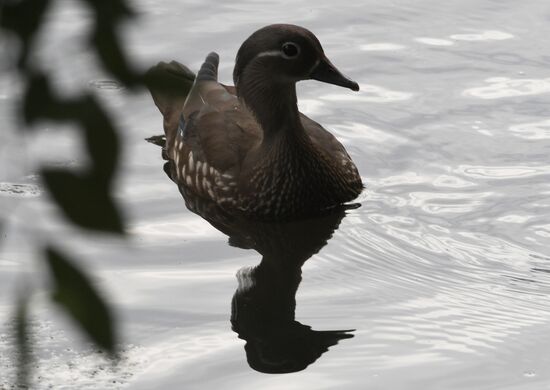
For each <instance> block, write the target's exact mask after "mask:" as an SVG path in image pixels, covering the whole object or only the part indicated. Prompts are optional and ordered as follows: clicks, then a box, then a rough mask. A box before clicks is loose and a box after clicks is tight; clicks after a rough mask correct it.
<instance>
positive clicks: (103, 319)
mask: <svg viewBox="0 0 550 390" xmlns="http://www.w3.org/2000/svg"><path fill="white" fill-rule="evenodd" d="M46 256H47V260H48V265H49V267H50V271H51V274H52V276H53V281H54V283H55V286H54V291H53V294H52V298H53V300H54V302H56V303H57V304H59V305H60V306H61V307H62V308H63V309H64V310H65V311H66V312H67V313H68V314H69V315H70V317H71V318H72V319H73V320H74V321H75V322H76V323H77V324H78V326H79V327H80V328H81V329H82V330H83V331H84V332H85V333H86V335H87V336H88V337H90V338H91V339H92V341H93V342H94V343H95V344H96V345H97V346H98V347H100V348H102V349H104V350H106V351H108V352H109V353H110V354H111V355H114V354H115V352H116V348H115V344H116V342H115V334H114V326H113V319H112V316H111V312H110V310H109V308H108V307H107V305H106V303H105V302H104V301H103V299H102V298H101V297H100V296H99V295H98V293H97V292H96V290H95V288H94V287H93V285H92V284H91V283H90V280H89V279H88V277H87V276H86V275H85V274H84V273H83V272H82V271H81V270H79V269H78V268H77V267H76V266H75V265H74V264H73V263H72V261H70V260H69V259H67V258H66V257H65V256H64V255H63V254H61V252H59V251H58V250H57V249H54V248H53V247H49V248H47V249H46Z"/></svg>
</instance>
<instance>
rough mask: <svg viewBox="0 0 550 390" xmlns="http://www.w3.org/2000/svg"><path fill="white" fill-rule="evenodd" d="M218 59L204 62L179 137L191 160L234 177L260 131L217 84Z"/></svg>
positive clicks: (232, 95)
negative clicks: (204, 163) (191, 157)
mask: <svg viewBox="0 0 550 390" xmlns="http://www.w3.org/2000/svg"><path fill="white" fill-rule="evenodd" d="M217 69H218V55H217V54H215V53H210V54H209V55H208V57H207V58H206V60H205V62H204V64H203V65H202V67H201V70H200V71H199V72H198V73H197V78H196V80H195V83H194V84H193V87H192V88H191V91H190V92H189V95H188V97H187V100H186V101H185V105H184V108H183V114H182V121H181V122H180V131H179V134H178V136H180V137H181V138H182V140H183V142H184V143H185V145H186V146H187V147H188V148H190V149H191V151H193V154H194V158H195V159H198V160H199V161H202V162H206V163H207V164H208V166H211V167H213V168H214V169H216V170H217V171H218V172H220V173H222V174H223V173H229V174H232V175H237V174H238V170H239V169H240V165H241V163H242V161H243V159H244V157H245V156H246V154H247V153H248V151H249V150H250V149H251V148H252V147H253V145H255V144H256V143H257V142H259V140H260V139H261V134H262V133H261V130H260V127H259V125H258V123H257V122H256V120H255V119H254V117H253V115H252V114H251V113H250V111H249V110H248V109H246V107H244V106H242V105H241V103H240V102H239V99H238V98H237V96H236V95H235V89H234V88H233V87H228V86H224V85H222V84H220V83H218V80H217Z"/></svg>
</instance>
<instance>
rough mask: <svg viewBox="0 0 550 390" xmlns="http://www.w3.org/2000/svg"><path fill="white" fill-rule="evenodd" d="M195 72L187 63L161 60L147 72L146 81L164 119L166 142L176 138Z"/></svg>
mask: <svg viewBox="0 0 550 390" xmlns="http://www.w3.org/2000/svg"><path fill="white" fill-rule="evenodd" d="M194 80H195V74H194V73H193V72H192V71H191V70H190V69H189V68H187V67H186V66H185V65H182V64H180V63H179V62H176V61H172V62H170V63H166V62H159V63H158V64H157V65H155V66H153V67H152V68H151V69H149V70H148V71H147V73H146V74H145V82H146V84H147V88H148V89H149V92H151V96H152V97H153V100H154V101H155V105H156V106H157V107H158V109H159V111H160V112H161V114H162V117H163V119H164V134H165V135H166V142H167V143H168V144H170V142H171V141H172V140H173V139H174V136H175V134H176V131H177V129H178V122H179V118H180V116H181V112H182V109H183V104H184V103H185V99H187V95H189V91H190V90H191V87H192V86H193V82H194Z"/></svg>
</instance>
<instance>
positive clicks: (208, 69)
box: [197, 52, 220, 81]
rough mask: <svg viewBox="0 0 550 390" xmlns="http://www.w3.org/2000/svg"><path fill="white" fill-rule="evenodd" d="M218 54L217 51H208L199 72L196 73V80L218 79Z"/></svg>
mask: <svg viewBox="0 0 550 390" xmlns="http://www.w3.org/2000/svg"><path fill="white" fill-rule="evenodd" d="M219 63H220V56H218V54H217V53H214V52H212V53H210V54H208V55H207V56H206V59H205V60H204V63H203V64H202V66H201V68H200V70H199V73H197V81H218V64H219Z"/></svg>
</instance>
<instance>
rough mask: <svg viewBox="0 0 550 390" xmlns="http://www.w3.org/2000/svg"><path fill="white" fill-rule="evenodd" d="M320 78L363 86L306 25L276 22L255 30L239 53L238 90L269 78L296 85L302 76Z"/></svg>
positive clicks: (324, 80) (355, 86) (303, 78)
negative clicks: (338, 64) (346, 72)
mask: <svg viewBox="0 0 550 390" xmlns="http://www.w3.org/2000/svg"><path fill="white" fill-rule="evenodd" d="M309 79H314V80H319V81H323V82H326V83H330V84H334V85H339V86H341V87H346V88H350V89H352V90H354V91H358V90H359V85H358V84H357V83H356V82H355V81H353V80H350V79H349V78H347V77H346V76H344V75H343V74H342V73H341V72H340V71H339V70H338V69H336V67H335V66H334V65H333V64H332V63H331V62H330V61H329V59H328V58H327V57H326V56H325V53H324V51H323V48H322V47H321V43H320V42H319V40H318V39H317V37H316V36H315V35H313V33H312V32H311V31H309V30H307V29H305V28H303V27H299V26H294V25H289V24H272V25H269V26H266V27H263V28H261V29H260V30H258V31H256V32H255V33H253V34H252V35H251V36H250V37H249V38H248V39H247V40H246V41H245V42H244V43H243V44H242V46H241V48H240V49H239V52H238V53H237V60H236V64H235V70H234V72H233V80H234V82H235V86H236V87H237V91H239V89H241V87H243V84H245V83H246V84H257V83H258V82H262V81H264V82H265V80H269V82H270V83H274V84H276V85H285V84H286V85H293V84H294V83H296V82H297V81H300V80H309Z"/></svg>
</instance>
